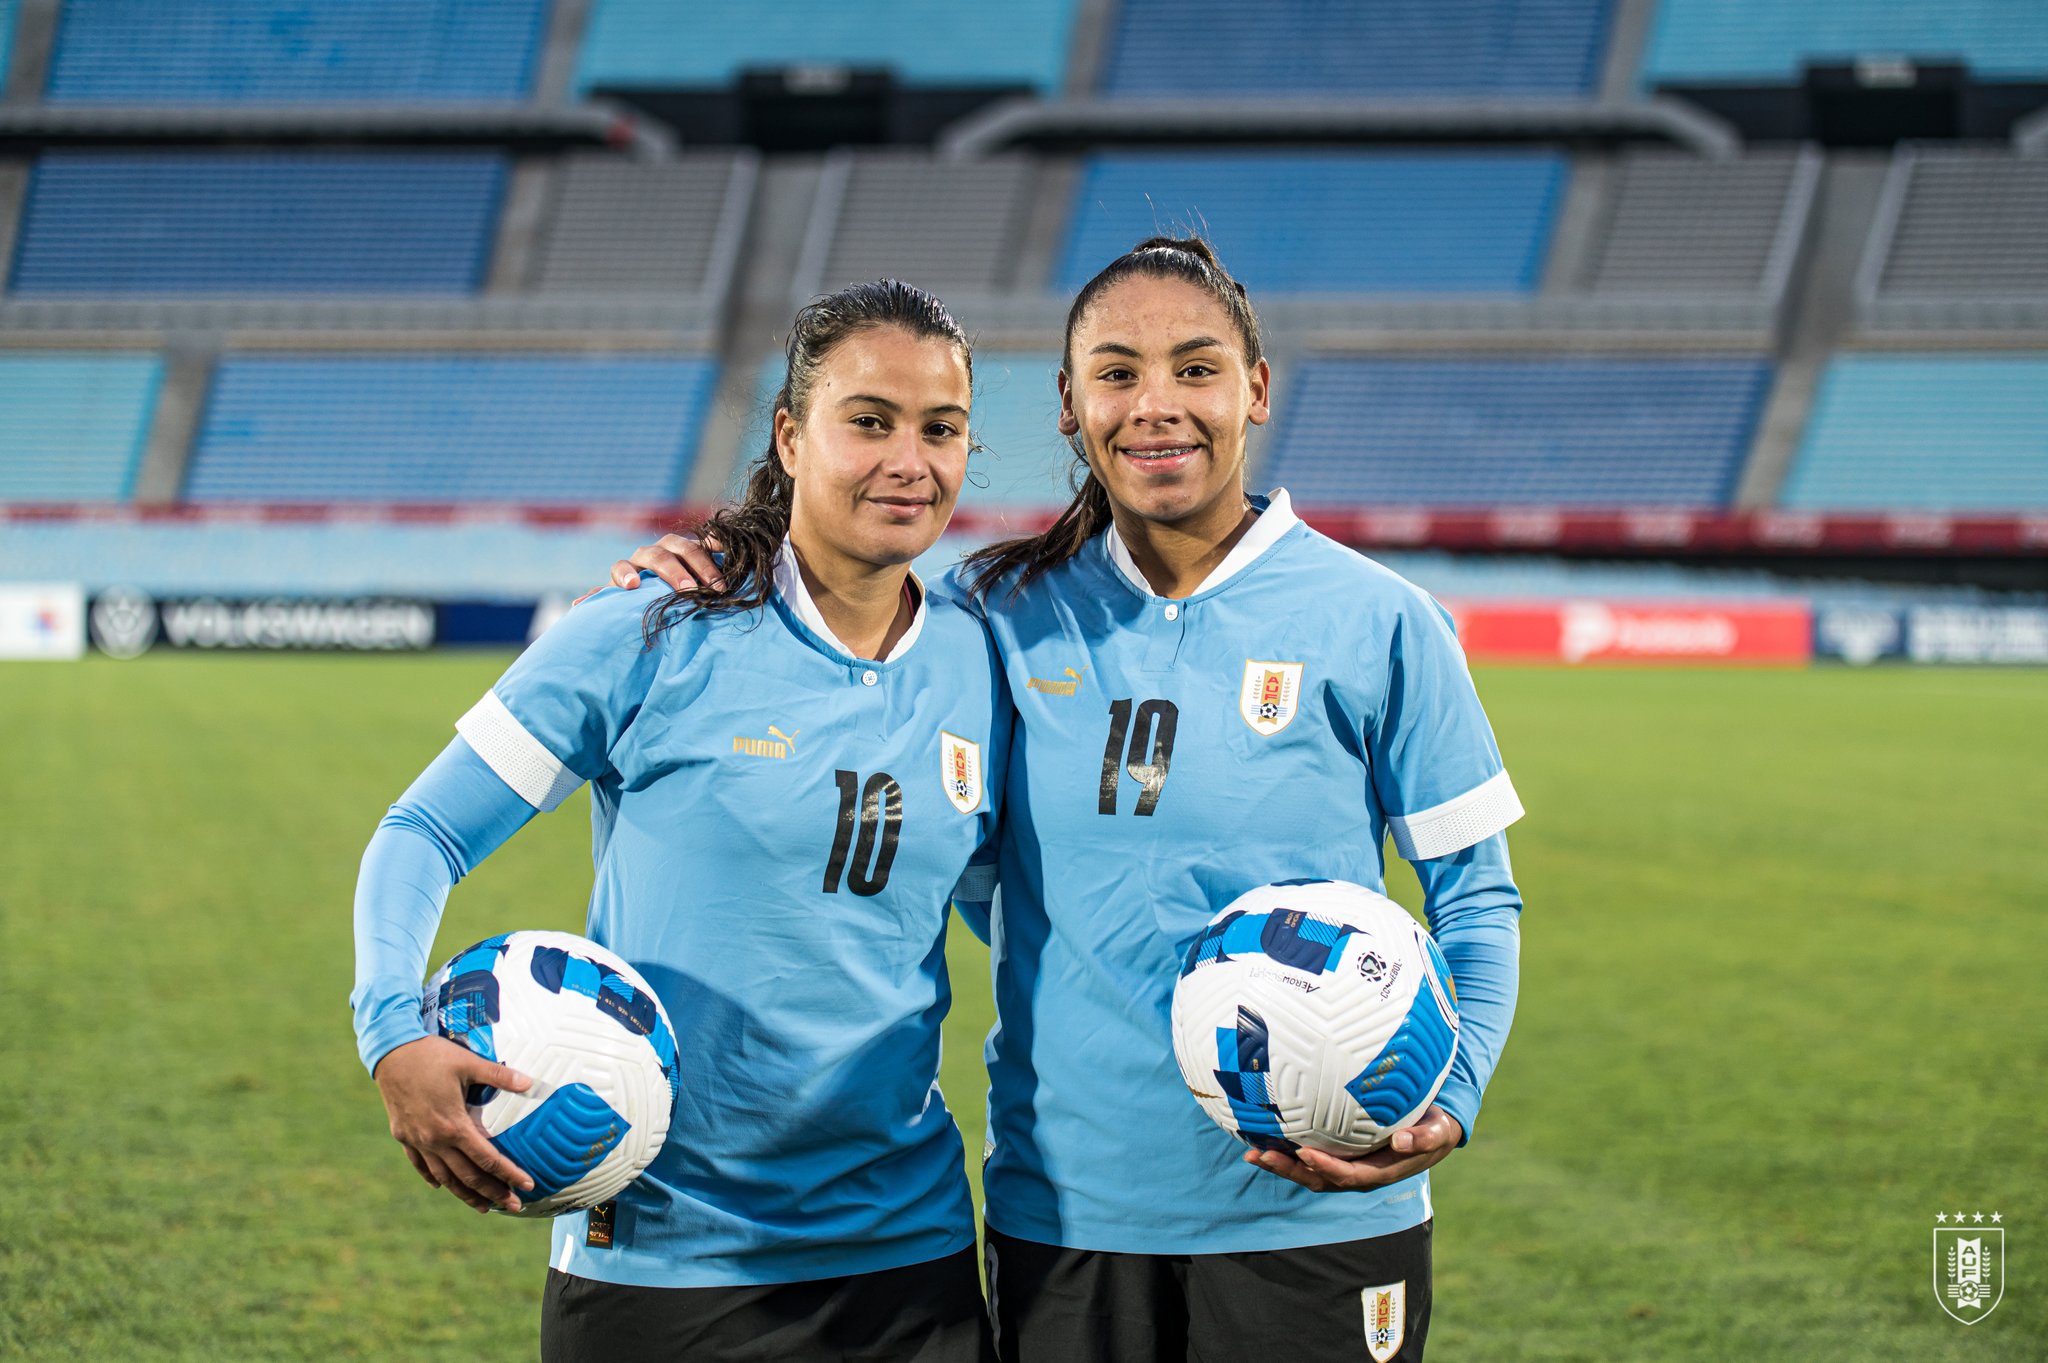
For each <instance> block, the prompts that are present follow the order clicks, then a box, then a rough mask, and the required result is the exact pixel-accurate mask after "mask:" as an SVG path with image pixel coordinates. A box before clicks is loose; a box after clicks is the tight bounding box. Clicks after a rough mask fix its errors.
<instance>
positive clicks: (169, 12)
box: [46, 0, 548, 104]
mask: <svg viewBox="0 0 2048 1363" xmlns="http://www.w3.org/2000/svg"><path fill="white" fill-rule="evenodd" d="M547 12H548V0H345V2H338V0H64V4H63V7H62V8H61V9H60V10H59V12H58V15H59V22H58V29H57V42H56V47H55V50H54V51H53V52H52V54H51V58H50V77H49V85H48V93H47V95H46V98H47V99H48V100H49V102H51V103H52V104H108V103H114V104H167V103H174V104H239V103H247V104H295V103H331V104H341V103H349V104H353V103H374V102H382V103H421V102H434V103H440V102H463V103H483V102H508V101H515V100H521V99H524V98H526V97H527V95H528V94H529V93H530V91H531V89H532V85H533V74H534V70H535V68H536V66H537V64H538V61H539V56H540V48H541V42H542V40H543V38H544V37H545V34H546V25H547Z"/></svg>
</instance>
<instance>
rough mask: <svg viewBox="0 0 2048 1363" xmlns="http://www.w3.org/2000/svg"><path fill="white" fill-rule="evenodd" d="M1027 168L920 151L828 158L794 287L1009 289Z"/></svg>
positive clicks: (1009, 161)
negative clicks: (904, 283) (885, 282)
mask: <svg viewBox="0 0 2048 1363" xmlns="http://www.w3.org/2000/svg"><path fill="white" fill-rule="evenodd" d="M1033 169H1034V167H1033V163H1032V162H1031V160H1030V159H1028V158H1025V157H1019V156H1000V157H991V158H989V159H987V160H984V161H973V162H966V163H962V164H958V165H955V164H950V163H947V162H944V161H940V160H936V159H934V158H933V157H931V156H929V155H926V154H923V153H919V152H897V151H889V152H858V153H854V152H844V151H842V152H837V153H834V154H833V155H832V156H831V157H830V158H828V159H827V161H826V165H825V169H824V173H823V174H822V175H821V176H820V178H819V185H818V199H817V202H816V205H815V206H814V208H813V211H812V215H811V227H810V231H809V233H808V235H807V237H806V240H805V242H804V250H803V258H802V262H801V263H800V264H799V266H798V268H797V278H798V282H799V287H798V291H799V292H800V293H802V294H804V295H809V294H811V293H815V292H818V291H820V290H824V289H832V288H837V287H839V286H840V285H842V284H845V283H848V282H850V281H853V280H859V279H883V278H890V277H894V278H898V279H907V280H910V281H912V282H914V283H917V284H920V285H922V286H923V287H925V288H928V289H932V290H934V291H935V292H937V293H939V294H941V295H944V294H946V293H948V292H954V293H963V294H964V293H974V294H979V293H1000V292H1002V291H1004V290H1007V289H1009V288H1012V287H1013V286H1014V284H1015V282H1016V268H1017V264H1018V258H1019V254H1020V251H1021V249H1022V245H1023V242H1022V235H1023V230H1024V223H1025V219H1026V217H1027V215H1028V214H1029V212H1030V209H1031V195H1032V191H1033V188H1034V185H1035V183H1036V181H1035V177H1034V175H1033ZM907 206H908V207H909V211H906V207H907Z"/></svg>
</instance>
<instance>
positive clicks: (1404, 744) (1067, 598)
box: [984, 492, 1522, 1254]
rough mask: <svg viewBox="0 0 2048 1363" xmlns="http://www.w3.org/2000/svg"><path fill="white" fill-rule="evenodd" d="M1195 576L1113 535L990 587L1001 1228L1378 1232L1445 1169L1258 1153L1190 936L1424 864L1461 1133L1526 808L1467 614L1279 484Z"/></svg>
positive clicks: (1111, 1245) (1511, 958) (996, 1213)
mask: <svg viewBox="0 0 2048 1363" xmlns="http://www.w3.org/2000/svg"><path fill="white" fill-rule="evenodd" d="M1255 500H1256V504H1257V505H1259V506H1260V507H1261V509H1262V514H1261V515H1260V517H1259V519H1258V521H1257V522H1256V523H1255V525H1254V527H1253V528H1252V530H1251V531H1249V532H1248V533H1247V535H1246V536H1245V538H1244V540H1243V541H1242V542H1241V543H1240V544H1239V545H1238V546H1236V548H1235V549H1234V550H1233V552H1232V554H1231V555H1230V556H1229V558H1228V559H1226V561H1225V562H1224V563H1223V564H1222V565H1221V566H1220V567H1219V568H1218V570H1217V571H1216V573H1214V574H1213V575H1212V576H1211V578H1210V580H1209V581H1208V582H1205V583H1204V584H1203V586H1202V588H1201V589H1200V590H1198V591H1197V592H1195V593H1194V594H1193V595H1191V596H1189V597H1188V598H1186V599H1185V600H1180V601H1171V600H1167V599H1165V598H1163V597H1160V596H1157V595H1155V594H1153V592H1152V591H1151V590H1150V589H1149V587H1147V586H1145V585H1144V581H1143V578H1142V577H1141V576H1140V575H1139V574H1138V572H1137V569H1136V567H1135V565H1133V564H1131V563H1130V562H1129V558H1128V553H1127V551H1125V549H1124V547H1123V544H1122V542H1121V540H1119V539H1117V538H1116V534H1115V531H1114V530H1113V529H1112V530H1111V531H1109V532H1107V534H1105V535H1104V536H1102V537H1099V538H1097V539H1096V540H1094V541H1093V542H1091V543H1090V544H1089V545H1088V546H1087V547H1086V548H1084V549H1083V550H1082V551H1081V553H1080V554H1079V555H1077V556H1076V557H1075V558H1074V559H1072V560H1070V561H1069V562H1068V563H1066V564H1064V565H1062V566H1061V567H1059V568H1056V569H1054V570H1053V571H1052V572H1050V573H1048V574H1046V575H1045V576H1044V577H1041V578H1040V579H1039V580H1037V581H1036V582H1034V583H1032V584H1031V585H1030V586H1029V587H1028V588H1026V589H1025V590H1024V591H1023V592H1022V593H1021V594H1019V595H1017V596H1014V597H1013V596H1011V595H1009V587H1008V584H1007V583H998V584H997V585H996V586H995V588H994V590H993V591H992V592H991V593H990V594H989V596H988V597H987V599H986V603H985V610H986V615H987V619H988V623H989V627H990V630H991V632H992V634H993V635H994V637H995V639H996V644H997V647H998V649H999V650H1000V652H1001V654H1002V661H1003V667H1004V670H1005V673H1006V675H1007V677H1008V680H1009V684H1010V690H1011V695H1012V697H1013V699H1014V702H1015V704H1016V707H1017V723H1016V730H1015V735H1014V739H1013V744H1012V748H1011V754H1010V763H1009V774H1008V781H1009V786H1008V793H1007V797H1006V815H1005V817H1006V824H1005V828H1004V833H1003V838H1002V851H1001V884H1002V893H1001V899H1000V907H999V911H998V915H997V919H996V923H995V931H994V934H993V947H994V954H995V963H994V969H995V980H996V1003H997V1016H998V1024H997V1028H996V1031H995V1032H994V1033H993V1034H992V1035H991V1037H990V1039H989V1046H988V1057H989V1072H990V1083H991V1091H990V1138H991V1143H992V1145H991V1152H990V1154H989V1157H988V1160H987V1163H986V1166H985V1170H984V1186H985V1188H986V1192H987V1208H986V1212H987V1216H988V1221H989V1224H990V1225H991V1226H993V1227H995V1228H996V1229H998V1230H1001V1231H1003V1232H1005V1233H1006V1234H1009V1235H1013V1236H1017V1237H1020V1238H1023V1239H1028V1240H1036V1241H1040V1242H1042V1243H1047V1244H1055V1245H1065V1246H1072V1247H1076V1248H1082V1249H1094V1250H1110V1251H1118V1252H1125V1253H1161V1254H1202V1253H1219V1252H1237V1251H1247V1250H1267V1249H1283V1248H1291V1247H1294V1246H1299V1245H1308V1244H1321V1243H1332V1242H1339V1241H1348V1240H1357V1239H1364V1238H1368V1237H1371V1236H1376V1235H1382V1234H1387V1233H1391V1232H1393V1231H1398V1230H1402V1229H1406V1228H1407V1227H1410V1226H1413V1225H1415V1224H1417V1223H1419V1222H1421V1221H1423V1220H1425V1219H1426V1218H1427V1217H1428V1216H1429V1188H1428V1180H1427V1177H1426V1176H1423V1177H1417V1178H1413V1179H1409V1180H1406V1181H1404V1182H1401V1183H1399V1184H1396V1185H1393V1186H1392V1187H1390V1188H1387V1189H1382V1190H1378V1191H1375V1192H1370V1193H1348V1192H1347V1193H1334V1194H1318V1193H1312V1192H1309V1191H1307V1190H1306V1189H1304V1188H1301V1187H1299V1186H1297V1185H1295V1184H1293V1183H1289V1182H1287V1181H1285V1180H1282V1179H1280V1178H1278V1177H1275V1176H1274V1175H1272V1174H1268V1173H1265V1172H1262V1171H1260V1170H1258V1169H1255V1168H1253V1167H1251V1166H1249V1165H1246V1164H1244V1163H1243V1162H1242V1161H1241V1158H1240V1157H1241V1155H1242V1154H1243V1151H1244V1147H1243V1146H1242V1145H1240V1144H1239V1143H1238V1142H1237V1141H1236V1140H1235V1139H1233V1138H1232V1137H1231V1136H1229V1135H1228V1134H1226V1133H1225V1132H1223V1131H1222V1130H1220V1129H1219V1128H1218V1127H1216V1126H1215V1125H1214V1124H1213V1123H1212V1122H1210V1120H1209V1118H1208V1117H1207V1116H1205V1115H1204V1114H1203V1113H1202V1111H1201V1110H1200V1108H1199V1107H1197V1105H1196V1104H1195V1102H1194V1100H1193V1099H1192V1098H1191V1097H1190V1096H1189V1095H1188V1091H1187V1086H1186V1084H1185V1083H1184V1082H1183V1080H1182V1078H1181V1075H1180V1071H1179V1069H1178V1067H1177V1065H1176V1064H1175V1061H1174V1053H1173V1044H1172V1036H1171V1030H1170V1026H1169V1014H1170V1007H1171V1001H1172V996H1173V986H1174V981H1175V980H1176V979H1177V978H1178V975H1179V968H1180V962H1181V958H1182V955H1183V953H1184V952H1185V951H1186V949H1187V947H1188V944H1189V942H1190V941H1191V940H1192V939H1193V938H1194V937H1195V935H1196V934H1197V933H1198V932H1199V931H1200V929H1201V928H1202V927H1203V925H1204V924H1205V923H1207V922H1208V920H1209V918H1210V917H1211V916H1212V915H1213V914H1214V913H1215V912H1216V911H1217V910H1219V909H1221V908H1222V907H1223V906H1224V905H1225V904H1227V903H1229V902H1230V901H1231V900H1232V899H1234V898H1236V897H1237V896H1238V895H1239V894H1242V893H1243V892H1244V891H1246V890H1249V889H1252V888H1253V887H1255V886H1258V885H1261V884H1265V883H1267V882H1270V881H1276V880H1289V879H1296V878H1301V877H1326V878H1331V879H1340V880H1349V881H1354V882H1357V883H1358V884H1361V885H1365V886H1368V887H1370V888H1372V889H1375V890H1383V889H1384V885H1383V881H1382V871H1383V864H1382V853H1381V847H1382V842H1383V839H1384V838H1385V837H1386V836H1387V835H1388V834H1389V833H1391V834H1392V836H1393V838H1394V841H1395V844H1396V846H1397V848H1398V849H1399V851H1400V852H1401V854H1402V855H1403V856H1404V857H1405V858H1407V859H1409V860H1411V861H1413V862H1415V863H1416V868H1417V872H1418V874H1419V875H1420V877H1421V879H1422V882H1423V885H1424V888H1425V891H1426V892H1427V897H1428V901H1429V905H1428V907H1429V913H1430V918H1431V926H1432V928H1433V929H1434V930H1435V932H1436V934H1437V936H1438V940H1439V942H1440V944H1441V946H1442V948H1443V951H1444V955H1445V957H1446V958H1447V960H1448V961H1449V964H1450V967H1451V970H1452V973H1453V975H1454V976H1455V978H1456V980H1457V987H1458V998H1459V1001H1460V1004H1461V1009H1462V1013H1463V1020H1464V1028H1463V1034H1462V1036H1461V1039H1460V1047H1461V1050H1460V1053H1459V1057H1458V1060H1457V1063H1456V1066H1455V1067H1454V1069H1453V1071H1452V1075H1451V1078H1450V1079H1449V1080H1448V1081H1447V1083H1446V1085H1445V1087H1444V1090H1443V1093H1442V1096H1441V1097H1440V1098H1439V1100H1438V1101H1439V1103H1440V1104H1441V1105H1442V1106H1443V1107H1444V1109H1445V1110H1446V1111H1448V1112H1450V1113H1451V1114H1452V1115H1453V1116H1455V1117H1457V1118H1458V1119H1459V1120H1460V1121H1461V1122H1462V1123H1463V1124H1464V1126H1465V1128H1466V1130H1467V1132H1468V1133H1469V1132H1470V1131H1471V1129H1472V1127H1473V1124H1474V1122H1475V1120H1476V1117H1477V1113H1478V1108H1479V1098H1480V1092H1481V1090H1482V1089H1483V1087H1484V1085H1485V1082H1486V1079H1487V1077H1488V1076H1489V1075H1490V1074H1491V1072H1492V1069H1493V1065H1494V1062H1495V1060H1496V1059H1497V1057H1498V1054H1499V1049H1500V1046H1501V1044H1502V1042H1503V1041H1504V1040H1505V1038H1506V1035H1507V1030H1508V1023H1509V1020H1510V1018H1511V1016H1512V1012H1513V999H1514V989H1515V974H1516V971H1515V953H1516V946H1517V941H1518V939H1517V935H1516V933H1517V927H1516V920H1517V915H1518V912H1519V908H1520V900H1519V895H1518V893H1517V892H1516V890H1515V887H1514V884H1513V881H1512V879H1511V877H1510V875H1509V871H1508V866H1507V857H1506V844H1505V840H1504V839H1503V838H1502V837H1501V836H1500V832H1501V830H1502V829H1503V828H1505V827H1506V826H1507V825H1508V824H1509V823H1511V822H1512V821H1513V820H1514V819H1515V818H1517V817H1519V816H1520V814H1521V812H1522V810H1521V805H1520V803H1519V801H1518V800H1517V798H1516V796H1515V792H1514V787H1513V785H1512V784H1511V783H1510V782H1509V779H1508V777H1507V774H1506V772H1505V771H1504V770H1503V769H1502V765H1501V759H1500V754H1499V751H1498V750H1497V748H1496V747H1495V745H1494V740H1493V734H1492V731H1491V729H1490V728H1489V726H1488V724H1487V720H1486V716H1485V714H1484V712H1483V711H1482V710H1481V708H1480V705H1479V700H1478V696H1477V694H1476V693H1475V692H1474V690H1473V686H1472V681H1471V678H1470V676H1469V674H1468V672H1467V670H1466V666H1465V660H1464V655H1463V653H1462V651H1461V650H1460V649H1459V647H1458V644H1457V641H1456V638H1455V637H1454V635H1453V634H1452V631H1451V628H1450V624H1449V621H1448V618H1447V617H1446V616H1445V615H1444V614H1443V612H1442V610H1441V609H1440V608H1439V607H1438V606H1437V605H1436V603H1435V602H1433V601H1432V600H1431V599H1430V598H1429V597H1428V596H1427V595H1425V594H1424V593H1423V592H1422V591H1420V590H1419V589H1417V588H1416V587H1414V586H1412V585H1411V584H1409V583H1408V582H1406V581H1404V580H1403V579H1401V578H1400V577H1397V576H1396V575H1395V574H1393V573H1391V572H1389V571H1387V570H1386V569H1384V568H1382V567H1380V566H1379V565H1378V564H1375V563H1373V562H1372V561H1371V560H1370V559H1367V558H1364V557H1363V556H1361V555H1359V554H1357V553H1354V552H1352V551H1351V550H1349V549H1346V548H1344V547H1343V546H1341V545H1338V544H1336V543H1334V542H1332V541H1330V540H1328V539H1326V538H1324V537H1323V536H1321V535H1319V534H1316V533H1315V532H1314V531H1312V530H1310V529H1309V528H1308V527H1307V526H1306V525H1303V524H1302V523H1301V522H1300V521H1298V520H1297V519H1296V518H1295V517H1294V515H1293V513H1292V511H1291V510H1290V509H1289V508H1288V505H1287V498H1286V494H1285V493H1284V492H1282V493H1276V494H1275V495H1274V497H1273V499H1272V501H1271V502H1270V504H1268V502H1267V501H1266V499H1263V498H1260V499H1255Z"/></svg>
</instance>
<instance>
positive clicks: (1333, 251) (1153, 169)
mask: <svg viewBox="0 0 2048 1363" xmlns="http://www.w3.org/2000/svg"><path fill="white" fill-rule="evenodd" d="M1565 173H1566V163H1565V160H1564V158H1563V157H1561V156H1558V155H1555V154H1553V153H1548V152H1519V151H1517V152H1444V153H1420V152H1398V151H1393V152H1297V153H1291V154H1278V153H1267V152H1259V153H1229V154H1218V153H1202V152H1161V153H1153V154H1142V155H1141V154H1103V155H1099V156H1096V157H1093V158H1091V159H1090V160H1089V162H1088V165H1087V169H1086V172H1085V174H1084V175H1083V176H1082V181H1081V188H1080V192H1079V193H1077V194H1076V195H1075V196H1074V217H1073V221H1072V223H1071V224H1070V226H1069V228H1068V234H1067V247H1066V255H1065V258H1064V262H1063V264H1062V265H1061V268H1060V271H1059V286H1060V287H1061V288H1064V289H1077V288H1079V287H1080V286H1081V285H1082V284H1084V283H1086V282H1087V281H1088V279H1089V278H1090V277H1091V276H1093V275H1094V274H1095V272H1096V271H1098V270H1100V269H1101V268H1102V267H1103V266H1104V265H1106V264H1108V263H1109V262H1110V261H1111V260H1113V259H1114V258H1116V257H1117V256H1119V255H1121V254H1123V253H1124V252H1125V251H1128V250H1129V249H1130V248H1131V247H1132V246H1133V245H1135V244H1136V243H1137V242H1139V241H1140V240H1142V239H1144V238H1145V237H1148V236H1152V235H1153V234H1155V233H1158V232H1161V231H1171V232H1174V233H1176V234H1181V233H1184V232H1186V231H1188V230H1194V231H1197V232H1199V233H1200V234H1201V235H1203V236H1205V237H1207V238H1208V240H1209V241H1210V242H1211V243H1212V244H1213V245H1214V246H1215V247H1216V250H1217V253H1218V254H1219V255H1220V256H1221V257H1222V258H1223V262H1224V264H1226V265H1228V266H1229V267H1230V270H1231V272H1232V273H1233V274H1235V275H1236V276H1237V277H1238V278H1239V279H1241V280H1243V281H1244V283H1245V285H1246V287H1247V288H1249V289H1250V290H1251V291H1252V294H1253V297H1254V299H1256V298H1257V297H1258V296H1259V295H1260V294H1263V293H1320V294H1345V293H1367V294H1444V293H1528V292H1531V291H1533V290H1534V289H1535V287H1536V285H1537V282H1538V280H1539V279H1540V278H1541V275H1542V270H1543V260H1544V255H1545V252H1546V251H1547V249H1548V247H1549V242H1550V228H1551V221H1552V219H1553V217H1554V216H1555V210H1556V205H1557V203H1558V201H1559V199H1560V197H1561V195H1562V193H1563V190H1564V184H1565ZM1276 205H1284V209H1281V210H1280V211H1276Z"/></svg>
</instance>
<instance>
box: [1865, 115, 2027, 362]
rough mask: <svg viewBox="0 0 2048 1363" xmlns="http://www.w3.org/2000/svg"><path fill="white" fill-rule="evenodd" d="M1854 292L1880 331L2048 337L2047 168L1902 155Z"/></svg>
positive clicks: (1979, 154)
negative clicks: (2011, 328) (2038, 333)
mask: <svg viewBox="0 0 2048 1363" xmlns="http://www.w3.org/2000/svg"><path fill="white" fill-rule="evenodd" d="M1857 285H1858V301H1859V304H1860V307H1861V311H1862V314H1863V321H1864V322H1865V324H1866V325H1868V326H1871V327H1873V328H1876V329H1888V328H1905V329H1913V328H1927V329H1936V330H1942V329H1960V330H1967V329H1973V328H1982V329H1991V328H1997V327H2000V326H2005V325H2012V324H2015V323H2017V324H2019V325H2031V326H2034V327H2037V328H2042V329H2048V161H2043V160H2031V159H2026V158H2020V157H2012V156H2006V155H2001V154H1999V153H1995V152H1986V151H1974V152H1971V151H1938V150H1934V149H1931V148H1911V149H1907V150H1905V151H1902V152H1900V153H1899V155H1898V156H1896V157H1895V158H1894V160H1893V162H1892V167H1891V172H1890V175H1889V176H1888V177H1887V179H1886V183H1885V190H1884V197H1883V199H1882V201H1881V203H1880V205H1879V208H1878V213H1877V219H1876V221H1875V223H1874V224H1873V226H1872V229H1871V237H1870V241H1869V244H1868V246H1867V247H1866V249H1865V253H1864V258H1863V262H1862V266H1861V273H1860V276H1859V278H1858V281H1857Z"/></svg>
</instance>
